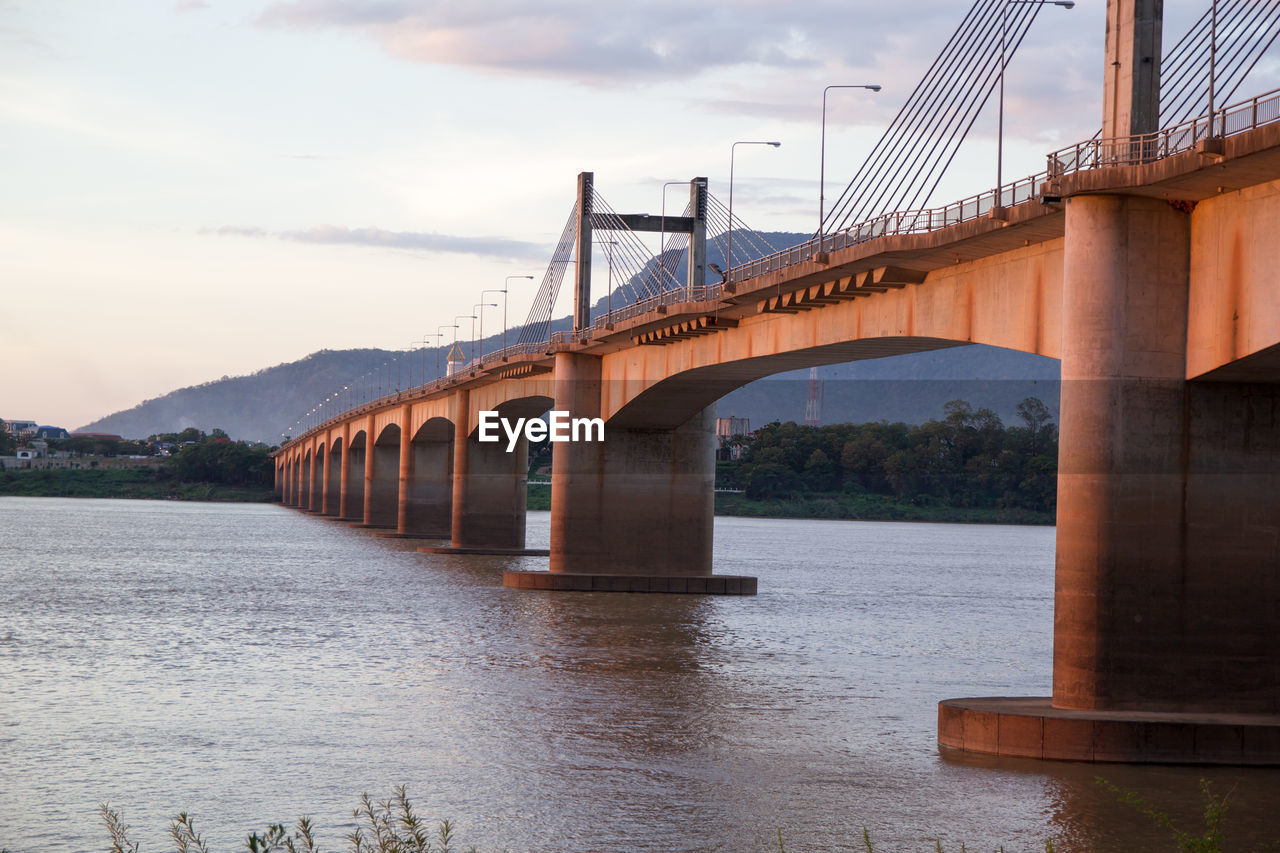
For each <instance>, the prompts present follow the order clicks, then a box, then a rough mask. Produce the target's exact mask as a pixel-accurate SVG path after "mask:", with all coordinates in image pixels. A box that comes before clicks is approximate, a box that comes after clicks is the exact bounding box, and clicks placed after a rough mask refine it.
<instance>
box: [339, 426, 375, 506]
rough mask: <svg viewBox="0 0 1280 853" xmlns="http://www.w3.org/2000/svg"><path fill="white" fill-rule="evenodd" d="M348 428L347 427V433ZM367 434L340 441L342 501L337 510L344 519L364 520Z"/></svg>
mask: <svg viewBox="0 0 1280 853" xmlns="http://www.w3.org/2000/svg"><path fill="white" fill-rule="evenodd" d="M349 432H350V430H349V429H348V433H349ZM368 450H369V435H368V433H367V432H365V431H361V432H359V433H358V434H357V435H355V436H351V441H350V442H347V441H344V442H343V443H342V454H343V456H342V501H341V503H340V504H339V512H340V513H341V516H342V519H343V520H344V521H363V520H364V488H365V484H364V480H365V478H364V469H365V466H366V465H367V464H368V462H367V457H368V455H369V454H368Z"/></svg>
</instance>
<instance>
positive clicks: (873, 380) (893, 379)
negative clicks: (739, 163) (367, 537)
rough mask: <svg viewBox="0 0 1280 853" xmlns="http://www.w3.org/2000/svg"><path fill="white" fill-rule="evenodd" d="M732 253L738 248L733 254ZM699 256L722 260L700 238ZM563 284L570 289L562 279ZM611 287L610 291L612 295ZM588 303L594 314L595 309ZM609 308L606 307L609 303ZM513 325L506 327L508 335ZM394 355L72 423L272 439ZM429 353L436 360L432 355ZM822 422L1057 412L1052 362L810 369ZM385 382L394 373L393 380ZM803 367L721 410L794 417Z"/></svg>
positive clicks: (177, 395)
mask: <svg viewBox="0 0 1280 853" xmlns="http://www.w3.org/2000/svg"><path fill="white" fill-rule="evenodd" d="M762 236H764V237H766V238H767V239H769V242H771V243H773V244H774V245H777V246H787V245H793V244H795V243H797V242H799V241H800V240H802V239H804V237H805V235H799V234H783V233H771V234H765V235H762ZM734 254H735V256H736V255H737V252H736V251H735V252H734ZM707 256H708V260H709V261H710V262H712V263H717V264H719V263H722V257H721V256H720V255H719V253H718V252H716V251H715V250H714V248H713V244H712V243H711V242H710V241H709V242H708V246H707ZM565 286H569V283H568V282H566V284H565ZM616 298H617V293H616V292H615V299H616ZM605 301H606V300H605V298H604V297H601V298H600V299H599V300H597V301H596V304H595V308H594V310H593V315H598V314H599V313H600V312H602V311H603V310H604V305H605ZM616 307H618V306H617V305H615V308H616ZM569 327H570V322H569V318H568V317H562V318H559V319H557V320H554V321H553V322H552V324H551V330H552V331H553V332H554V331H560V330H563V329H568V328H569ZM521 328H522V327H519V326H515V327H513V328H512V329H511V330H509V331H508V333H507V340H508V342H511V341H514V340H515V339H516V338H517V337H518V336H519V334H520V329H521ZM501 341H502V336H501V333H499V334H496V335H491V336H489V337H487V338H486V339H485V340H484V343H483V346H484V351H485V352H491V351H493V350H495V349H497V348H499V347H500V346H501ZM445 349H446V348H437V347H433V348H429V349H427V350H426V351H425V354H424V353H423V351H421V350H419V351H418V352H416V353H414V354H413V355H412V360H413V381H414V383H415V384H416V383H417V382H420V381H421V377H422V365H423V363H424V360H425V364H426V371H427V375H428V376H429V377H430V376H434V375H435V370H436V364H437V363H441V364H442V363H443V361H444V354H445ZM397 358H400V359H401V362H400V382H401V384H402V385H407V383H408V364H407V361H408V359H409V356H406V355H404V354H402V353H395V352H392V351H389V350H383V349H358V350H321V351H319V352H316V353H312V354H311V355H309V356H307V357H306V358H304V359H301V360H299V361H295V362H290V363H287V364H278V365H276V366H274V367H268V368H265V369H263V370H259V371H257V372H255V373H253V374H250V375H248V376H236V377H231V378H225V379H220V380H215V381H213V382H206V383H204V384H202V385H196V386H192V387H189V388H181V389H179V390H177V391H172V392H170V393H168V394H165V395H164V396H162V397H157V398H154V399H151V400H145V401H143V402H141V403H139V404H138V405H136V406H134V407H133V408H131V409H127V410H125V411H121V412H116V413H114V414H111V415H108V416H106V417H104V418H100V419H99V420H96V421H94V422H92V423H89V424H86V425H84V426H83V427H81V428H80V430H81V431H90V432H109V433H115V434H118V435H122V436H125V437H127V438H144V437H146V436H148V435H152V434H155V433H161V432H178V431H180V430H182V429H184V428H186V427H196V428H198V429H201V430H204V431H206V432H208V431H211V430H213V429H214V428H220V429H223V430H225V431H226V432H227V433H228V435H230V436H231V437H232V438H236V439H244V440H247V441H262V442H265V443H267V444H278V443H279V442H280V438H281V434H282V433H284V432H286V431H287V430H288V429H289V427H290V426H292V425H293V424H294V423H295V422H296V421H297V420H298V418H299V417H300V416H301V415H302V414H303V413H305V412H307V411H309V410H310V409H311V408H312V407H313V406H315V405H316V403H317V402H318V401H320V400H322V399H324V398H325V397H327V396H328V395H330V394H332V393H333V392H335V391H337V390H339V389H341V388H342V387H343V386H344V385H352V384H354V382H353V380H355V379H357V378H358V377H361V376H364V375H366V374H369V373H370V372H373V371H379V370H381V371H384V373H383V375H384V376H387V375H390V376H394V375H395V373H396V359H397ZM437 359H438V360H437ZM819 378H820V379H821V381H822V399H823V418H822V419H823V422H824V423H842V422H865V421H878V420H888V421H904V422H906V423H913V424H914V423H921V422H923V421H926V420H928V419H929V418H935V417H939V416H940V413H941V411H942V405H943V404H944V403H946V402H947V401H948V400H953V399H956V398H961V399H965V400H968V401H969V402H970V403H972V404H973V406H974V407H975V408H978V407H983V406H985V407H988V408H991V409H993V410H994V411H995V412H996V413H997V414H998V415H1000V417H1001V418H1003V419H1004V420H1005V421H1006V422H1009V421H1011V420H1012V419H1013V411H1014V407H1015V406H1016V405H1017V404H1018V402H1019V401H1020V400H1022V399H1023V398H1024V397H1029V396H1036V397H1039V398H1040V399H1041V400H1043V401H1044V402H1045V403H1046V404H1048V405H1049V407H1050V408H1051V409H1052V410H1054V411H1055V412H1056V411H1057V405H1058V362H1056V361H1054V360H1053V359H1048V358H1042V357H1040V356H1034V355H1027V354H1025V353H1018V352H1012V351H1009V350H1001V349H996V348H993V347H984V346H966V347H955V348H951V349H946V350H938V351H935V352H926V353H915V354H912V355H904V356H896V357H893V358H882V359H874V360H869V361H861V362H850V363H848V364H842V365H831V366H826V367H822V368H820V369H819ZM392 381H394V380H392ZM808 387H809V375H808V371H807V370H802V371H792V372H790V373H783V374H778V375H777V376H775V377H771V378H769V379H763V380H760V381H757V382H753V383H751V384H749V385H746V386H744V387H742V388H740V389H738V390H736V391H734V392H732V393H730V394H728V395H727V396H725V397H724V398H722V399H721V400H720V402H719V404H718V405H717V411H718V412H719V414H721V415H723V416H728V415H733V416H735V417H740V418H748V419H750V421H751V424H752V426H753V427H760V426H763V425H764V424H766V423H769V422H770V421H775V420H777V421H788V420H794V421H797V422H802V421H803V420H804V416H805V402H806V398H807V395H808Z"/></svg>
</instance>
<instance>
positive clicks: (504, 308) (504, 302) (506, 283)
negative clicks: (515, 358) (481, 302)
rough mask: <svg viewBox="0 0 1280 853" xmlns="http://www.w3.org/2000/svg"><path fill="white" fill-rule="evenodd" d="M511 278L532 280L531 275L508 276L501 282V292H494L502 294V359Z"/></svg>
mask: <svg viewBox="0 0 1280 853" xmlns="http://www.w3.org/2000/svg"><path fill="white" fill-rule="evenodd" d="M513 278H527V279H530V280H532V279H533V276H531V275H509V276H507V277H506V279H504V280H503V282H502V290H501V291H495V292H498V293H501V294H502V357H503V358H504V359H505V358H506V357H507V290H508V289H510V287H511V285H510V284H509V282H510V281H511V279H513ZM488 292H489V291H487V290H486V291H485V293H488ZM483 295H484V294H483V293H482V294H481V296H483Z"/></svg>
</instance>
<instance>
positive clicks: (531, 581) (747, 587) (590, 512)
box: [503, 352, 756, 594]
mask: <svg viewBox="0 0 1280 853" xmlns="http://www.w3.org/2000/svg"><path fill="white" fill-rule="evenodd" d="M600 367H601V365H600V359H599V358H597V357H595V356H590V355H583V354H579V353H569V352H561V353H557V354H556V365H555V376H556V382H555V387H556V401H555V407H556V409H559V410H562V411H567V412H569V413H571V415H572V416H573V417H577V418H582V417H599V415H600V406H601V397H602V392H603V389H602V387H601V372H600ZM714 426H715V411H714V409H706V410H704V411H702V412H700V413H698V414H697V415H695V416H694V417H693V418H692V419H691V420H690V421H688V422H687V423H685V424H683V425H681V426H679V427H677V428H676V429H674V430H668V429H625V428H614V429H610V428H608V427H606V429H605V437H604V441H601V442H589V441H568V442H559V443H557V444H555V445H554V450H553V451H552V454H553V455H552V462H551V571H550V572H507V573H506V575H505V576H504V578H503V583H504V584H505V585H507V586H514V587H520V588H527V589H562V590H599V591H609V592H682V593H683V592H700V593H706V592H719V593H733V594H744V593H745V594H751V593H754V592H755V590H756V584H755V578H743V577H737V576H733V577H729V576H712V574H711V546H712V523H713V519H714V505H713V498H714V491H713V489H714V481H715V434H714V433H715V430H714Z"/></svg>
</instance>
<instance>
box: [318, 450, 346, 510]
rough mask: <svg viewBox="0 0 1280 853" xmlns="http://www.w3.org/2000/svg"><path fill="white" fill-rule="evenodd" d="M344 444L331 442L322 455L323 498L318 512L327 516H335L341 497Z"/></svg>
mask: <svg viewBox="0 0 1280 853" xmlns="http://www.w3.org/2000/svg"><path fill="white" fill-rule="evenodd" d="M344 444H345V442H343V441H342V440H341V439H338V440H337V441H331V443H330V446H329V448H328V449H327V450H326V451H325V455H324V497H323V499H322V502H323V505H322V506H321V508H320V511H321V512H322V513H323V514H324V515H327V516H336V515H338V512H339V510H338V505H339V503H340V502H341V496H342V469H343V467H345V464H344V463H343V461H342V458H343V456H345V455H346V454H345V450H344V448H343V445H344ZM335 445H336V446H335Z"/></svg>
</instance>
